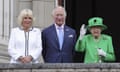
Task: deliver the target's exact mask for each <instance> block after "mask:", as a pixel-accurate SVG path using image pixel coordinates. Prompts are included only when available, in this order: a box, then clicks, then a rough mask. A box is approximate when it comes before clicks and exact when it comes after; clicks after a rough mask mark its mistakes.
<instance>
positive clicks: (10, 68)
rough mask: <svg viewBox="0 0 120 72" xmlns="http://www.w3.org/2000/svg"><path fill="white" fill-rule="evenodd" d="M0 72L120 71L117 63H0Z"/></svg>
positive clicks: (119, 65)
mask: <svg viewBox="0 0 120 72" xmlns="http://www.w3.org/2000/svg"><path fill="white" fill-rule="evenodd" d="M0 72H120V64H119V63H101V64H100V63H98V64H83V63H45V64H43V63H41V64H24V65H22V64H0Z"/></svg>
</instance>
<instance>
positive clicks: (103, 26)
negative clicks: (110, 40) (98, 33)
mask: <svg viewBox="0 0 120 72" xmlns="http://www.w3.org/2000/svg"><path fill="white" fill-rule="evenodd" d="M96 26H99V27H102V30H105V29H107V26H106V25H92V26H89V25H88V26H87V29H88V30H90V28H91V27H96Z"/></svg>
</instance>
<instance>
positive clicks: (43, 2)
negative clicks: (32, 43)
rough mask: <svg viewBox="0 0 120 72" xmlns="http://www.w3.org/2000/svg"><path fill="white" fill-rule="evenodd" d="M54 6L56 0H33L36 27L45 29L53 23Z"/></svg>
mask: <svg viewBox="0 0 120 72" xmlns="http://www.w3.org/2000/svg"><path fill="white" fill-rule="evenodd" d="M54 7H55V0H33V13H34V16H35V18H36V20H35V26H36V27H39V28H41V29H43V28H45V27H48V26H49V25H51V24H52V23H53V20H52V16H51V13H52V10H53V8H54Z"/></svg>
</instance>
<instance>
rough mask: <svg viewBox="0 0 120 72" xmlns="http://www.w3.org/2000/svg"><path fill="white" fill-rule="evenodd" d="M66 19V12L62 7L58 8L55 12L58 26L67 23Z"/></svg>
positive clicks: (54, 15)
mask: <svg viewBox="0 0 120 72" xmlns="http://www.w3.org/2000/svg"><path fill="white" fill-rule="evenodd" d="M65 18H66V16H65V10H64V9H63V8H62V7H58V8H56V9H55V10H54V12H53V19H54V22H55V23H56V24H57V25H58V26H61V25H62V24H64V23H65Z"/></svg>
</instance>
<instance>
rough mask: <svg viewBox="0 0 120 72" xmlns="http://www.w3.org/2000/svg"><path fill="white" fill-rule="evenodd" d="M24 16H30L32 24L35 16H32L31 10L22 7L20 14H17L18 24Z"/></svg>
mask: <svg viewBox="0 0 120 72" xmlns="http://www.w3.org/2000/svg"><path fill="white" fill-rule="evenodd" d="M25 16H29V17H31V18H32V24H33V22H34V21H35V18H34V17H33V12H32V10H30V9H23V10H22V11H21V12H20V14H19V16H18V24H19V25H21V24H22V21H23V18H24V17H25Z"/></svg>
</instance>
